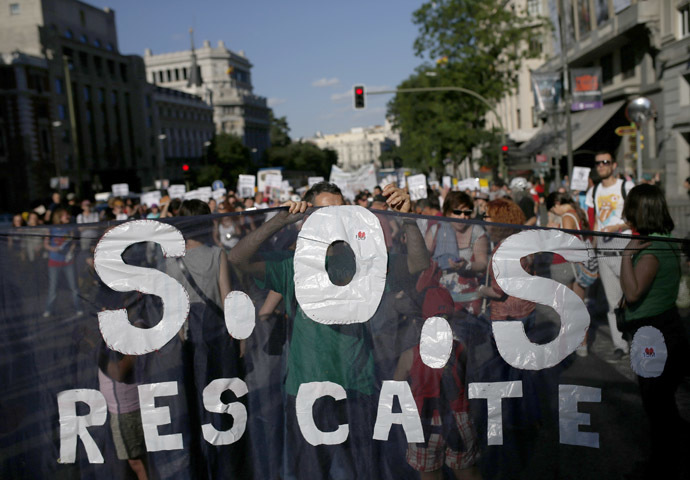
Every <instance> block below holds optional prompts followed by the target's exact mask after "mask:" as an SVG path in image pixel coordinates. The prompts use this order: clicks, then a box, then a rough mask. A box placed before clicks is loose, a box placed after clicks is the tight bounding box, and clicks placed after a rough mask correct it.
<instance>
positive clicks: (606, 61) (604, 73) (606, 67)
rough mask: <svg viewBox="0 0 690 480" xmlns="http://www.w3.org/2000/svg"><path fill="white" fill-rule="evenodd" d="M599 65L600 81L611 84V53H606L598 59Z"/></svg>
mask: <svg viewBox="0 0 690 480" xmlns="http://www.w3.org/2000/svg"><path fill="white" fill-rule="evenodd" d="M599 64H600V65H601V83H602V84H603V85H604V86H606V85H611V84H612V83H613V55H612V54H610V53H609V54H608V55H604V56H603V57H601V59H600V60H599Z"/></svg>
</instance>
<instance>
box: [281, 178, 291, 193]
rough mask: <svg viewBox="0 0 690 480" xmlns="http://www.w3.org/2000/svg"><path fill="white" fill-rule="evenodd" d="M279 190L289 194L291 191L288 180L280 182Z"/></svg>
mask: <svg viewBox="0 0 690 480" xmlns="http://www.w3.org/2000/svg"><path fill="white" fill-rule="evenodd" d="M280 189H281V190H282V191H284V192H289V191H291V190H292V187H291V186H290V182H289V181H288V180H283V181H282V182H280Z"/></svg>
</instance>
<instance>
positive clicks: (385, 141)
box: [305, 122, 400, 171]
mask: <svg viewBox="0 0 690 480" xmlns="http://www.w3.org/2000/svg"><path fill="white" fill-rule="evenodd" d="M305 141H308V142H311V143H314V144H315V145H316V146H318V147H319V148H321V149H326V148H328V149H331V150H335V152H336V153H337V154H338V164H337V165H338V167H340V168H342V169H343V170H346V171H349V170H356V169H357V168H359V167H361V166H362V165H368V164H370V163H373V164H374V165H376V166H377V167H386V166H387V165H381V162H380V161H379V158H380V157H381V154H382V153H383V152H385V151H390V150H392V149H393V147H395V146H399V145H400V135H399V134H398V133H397V132H394V131H393V130H392V129H391V125H390V123H388V122H386V124H385V125H377V126H374V127H358V128H353V129H351V130H350V131H349V132H345V133H335V134H331V135H323V134H320V133H317V134H316V136H315V137H313V138H308V139H305ZM391 166H392V165H391Z"/></svg>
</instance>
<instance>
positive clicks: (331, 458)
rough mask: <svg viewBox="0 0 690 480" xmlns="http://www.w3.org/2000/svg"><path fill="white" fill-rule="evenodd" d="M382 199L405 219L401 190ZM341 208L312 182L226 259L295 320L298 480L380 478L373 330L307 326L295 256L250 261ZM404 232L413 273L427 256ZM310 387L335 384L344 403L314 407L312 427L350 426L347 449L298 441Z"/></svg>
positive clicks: (292, 362)
mask: <svg viewBox="0 0 690 480" xmlns="http://www.w3.org/2000/svg"><path fill="white" fill-rule="evenodd" d="M383 195H384V196H385V197H386V203H387V204H388V206H389V208H390V209H391V210H394V211H398V212H401V213H409V212H410V197H409V195H408V194H407V193H405V192H404V191H403V190H401V189H399V188H397V187H395V186H394V185H388V186H387V187H386V188H385V189H384V190H383ZM344 203H345V202H344V199H343V196H342V193H341V192H340V189H339V188H338V187H337V186H336V185H334V184H330V183H327V182H320V183H317V184H315V185H314V186H312V188H311V189H310V190H309V191H308V192H307V193H306V194H305V196H304V201H299V202H294V201H289V202H286V203H284V204H283V205H282V206H284V207H287V209H286V210H283V211H281V212H280V213H278V214H277V215H276V216H275V217H273V218H272V219H271V220H269V221H267V222H266V223H264V224H263V225H262V226H261V227H259V228H257V229H256V230H255V231H253V232H252V233H250V234H249V235H247V236H246V237H244V238H243V239H242V240H240V242H239V243H238V244H237V245H236V246H235V247H234V248H233V249H232V250H231V251H230V254H229V260H230V262H231V263H232V264H233V265H234V266H235V267H236V268H238V269H240V270H241V271H243V272H245V273H248V274H250V275H252V276H253V277H254V278H255V279H256V281H257V283H258V284H259V285H260V286H261V287H263V288H266V289H270V290H273V291H276V292H278V293H280V294H281V295H282V296H283V299H284V300H285V309H286V312H287V313H288V315H289V317H290V318H292V319H293V325H292V336H291V339H290V348H289V352H288V360H287V377H286V382H285V383H286V384H285V390H286V393H287V405H286V408H287V410H286V428H287V433H286V436H285V438H286V447H287V449H288V452H287V460H288V461H287V462H286V463H287V464H288V465H290V466H293V467H292V468H294V466H296V465H298V466H299V475H297V476H298V477H299V478H302V477H304V478H307V476H308V477H309V478H322V477H323V478H327V477H328V476H329V474H330V473H331V469H332V468H335V467H333V465H334V464H337V465H338V467H337V468H339V469H340V470H341V473H342V472H345V474H346V475H349V476H350V478H376V477H377V474H376V472H377V467H376V463H377V462H378V460H379V458H378V455H377V454H376V452H375V449H376V442H374V440H373V439H372V436H373V429H374V422H375V419H376V402H377V400H378V398H377V396H376V395H375V394H376V393H377V392H378V389H379V388H378V385H376V383H375V375H374V358H373V348H372V340H371V334H370V329H369V328H368V326H367V324H366V323H356V324H350V325H325V324H321V323H318V322H315V321H313V320H311V319H310V318H308V317H307V315H306V314H305V313H304V311H303V310H302V308H301V307H300V305H299V303H298V302H297V300H296V298H295V285H294V262H293V260H294V258H293V256H292V255H290V256H289V257H287V258H282V259H278V260H266V261H258V262H253V261H252V260H253V259H252V257H253V256H254V254H255V253H257V251H258V250H259V248H260V246H261V244H262V243H263V242H264V241H266V240H268V239H270V238H271V237H273V235H275V234H277V233H278V232H279V231H280V230H281V229H283V228H284V227H286V226H288V225H290V224H293V223H295V222H297V221H298V220H300V219H302V218H303V217H304V214H305V212H306V210H307V208H308V207H312V206H315V207H325V206H340V205H344ZM403 228H404V229H405V234H406V245H407V249H408V252H407V253H408V255H407V258H406V260H407V271H408V272H409V273H410V274H416V273H419V272H421V271H422V270H424V269H425V268H426V267H427V266H428V265H429V254H428V252H427V250H426V247H425V246H424V239H423V237H422V235H421V232H420V231H419V229H418V228H417V225H416V223H415V222H414V221H412V220H409V221H408V220H406V221H404V227H403ZM337 245H338V244H337V243H336V244H334V245H332V246H331V247H330V248H329V252H328V254H327V259H328V260H327V261H328V263H329V264H331V263H333V264H337V263H347V262H346V261H345V262H343V258H344V257H345V256H344V255H340V254H339V252H337V248H338V247H337ZM333 266H334V267H335V269H334V270H336V271H340V272H341V273H342V272H347V271H348V269H347V268H338V265H333ZM345 266H346V265H341V267H345ZM329 271H331V269H329ZM345 277H346V278H342V279H340V281H341V282H342V283H339V284H342V285H345V284H347V283H348V282H349V280H350V278H347V273H346V274H345ZM323 300H324V301H327V300H328V298H324V299H323ZM310 382H333V383H336V384H338V385H340V386H342V387H343V388H344V389H345V391H346V393H347V399H346V401H345V402H339V403H337V404H334V403H332V402H329V401H319V402H316V403H315V404H314V407H313V411H312V412H311V414H312V416H313V419H314V423H315V424H316V425H317V426H318V428H320V429H322V430H323V431H333V430H335V429H336V428H337V427H338V425H339V424H343V423H347V424H348V426H349V435H348V438H347V440H346V441H345V442H344V443H342V444H340V445H318V446H313V445H310V444H309V443H308V442H307V441H306V440H305V438H304V437H303V435H302V432H301V430H300V426H299V422H298V420H297V413H296V396H297V393H298V390H299V387H300V385H303V384H306V383H310ZM289 468H290V467H289ZM288 473H293V474H296V473H297V472H295V471H292V472H288Z"/></svg>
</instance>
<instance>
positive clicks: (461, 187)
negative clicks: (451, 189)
mask: <svg viewBox="0 0 690 480" xmlns="http://www.w3.org/2000/svg"><path fill="white" fill-rule="evenodd" d="M455 190H458V191H460V192H464V191H465V190H469V191H471V192H474V191H475V190H479V179H478V178H466V179H464V180H460V181H459V182H458V185H457V186H456V187H455Z"/></svg>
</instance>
